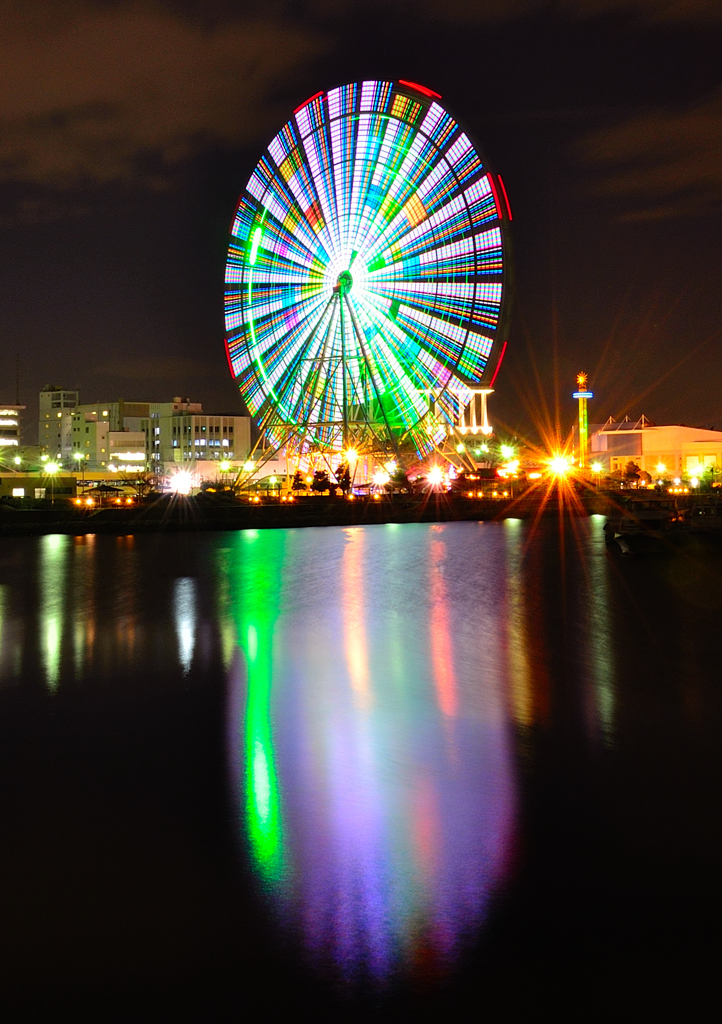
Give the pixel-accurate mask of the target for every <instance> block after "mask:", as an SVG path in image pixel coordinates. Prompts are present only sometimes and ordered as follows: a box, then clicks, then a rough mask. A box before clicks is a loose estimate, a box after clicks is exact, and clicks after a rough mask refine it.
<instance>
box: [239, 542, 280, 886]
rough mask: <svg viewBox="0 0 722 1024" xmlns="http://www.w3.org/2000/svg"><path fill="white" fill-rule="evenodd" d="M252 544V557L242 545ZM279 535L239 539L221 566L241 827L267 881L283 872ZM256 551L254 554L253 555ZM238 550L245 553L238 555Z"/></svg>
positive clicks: (273, 880)
mask: <svg viewBox="0 0 722 1024" xmlns="http://www.w3.org/2000/svg"><path fill="white" fill-rule="evenodd" d="M249 543H253V545H254V551H253V557H252V558H249V557H248V550H247V546H248V544H249ZM284 546H285V535H284V534H283V533H282V532H281V531H275V530H268V531H264V532H263V533H262V535H261V536H259V535H258V534H257V533H256V532H255V531H254V533H253V534H252V535H244V534H240V535H239V536H238V539H237V542H236V543H235V546H234V547H233V548H232V550H231V555H230V558H229V559H228V561H227V562H226V565H227V570H228V573H229V576H230V580H229V590H230V593H231V594H232V595H233V596H232V598H231V606H232V609H233V610H234V611H235V615H236V627H237V636H238V646H239V648H240V650H241V652H242V654H243V657H244V660H245V663H246V671H247V692H246V714H245V735H244V766H243V767H244V776H245V810H246V828H247V831H248V838H249V842H250V846H251V850H252V854H253V857H254V859H255V861H256V863H257V865H258V868H259V870H260V871H261V873H262V875H263V877H264V878H265V879H266V880H267V881H268V882H274V883H275V882H278V881H279V880H280V879H281V878H282V877H283V875H284V872H285V851H284V841H283V820H282V812H281V794H280V790H279V784H278V773H277V770H276V760H275V751H274V747H273V724H272V709H271V701H272V688H273V646H274V632H275V626H276V621H277V619H278V614H279V608H278V605H279V596H280V588H281V580H282V578H283V562H284ZM259 547H260V549H261V550H260V551H259ZM244 548H245V549H246V550H245V551H244Z"/></svg>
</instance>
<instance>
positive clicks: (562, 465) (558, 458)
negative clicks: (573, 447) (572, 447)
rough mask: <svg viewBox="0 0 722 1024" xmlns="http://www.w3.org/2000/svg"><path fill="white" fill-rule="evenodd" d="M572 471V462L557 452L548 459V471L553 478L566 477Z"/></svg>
mask: <svg viewBox="0 0 722 1024" xmlns="http://www.w3.org/2000/svg"><path fill="white" fill-rule="evenodd" d="M571 469H572V460H571V459H570V458H569V457H568V456H567V455H562V454H561V452H558V453H557V454H556V455H552V457H551V459H549V470H550V472H551V473H552V474H553V475H554V476H567V475H568V474H569V473H570V472H571Z"/></svg>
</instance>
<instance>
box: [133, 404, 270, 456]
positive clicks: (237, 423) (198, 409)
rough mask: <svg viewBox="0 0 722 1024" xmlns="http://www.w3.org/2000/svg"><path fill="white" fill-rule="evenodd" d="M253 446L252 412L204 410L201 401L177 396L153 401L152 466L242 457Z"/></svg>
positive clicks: (151, 423) (151, 419)
mask: <svg viewBox="0 0 722 1024" xmlns="http://www.w3.org/2000/svg"><path fill="white" fill-rule="evenodd" d="M250 448H251V419H250V416H236V415H233V414H226V415H222V414H211V413H204V412H203V407H202V406H201V404H200V402H190V401H189V400H188V399H185V398H180V397H176V398H174V399H173V401H172V402H152V403H151V404H150V419H149V431H148V456H149V464H150V466H151V468H157V469H158V471H160V470H161V469H162V468H164V467H165V465H167V464H176V463H185V464H188V463H189V462H213V461H222V460H224V459H227V460H228V461H235V462H237V461H239V460H242V459H245V458H246V457H247V456H248V453H249V451H250Z"/></svg>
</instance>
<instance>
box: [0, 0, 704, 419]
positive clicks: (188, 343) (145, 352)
mask: <svg viewBox="0 0 722 1024" xmlns="http://www.w3.org/2000/svg"><path fill="white" fill-rule="evenodd" d="M721 42H722V5H720V4H719V2H718V0H708V2H707V0H558V2H556V3H550V2H540V0H493V2H490V3H485V4H482V3H475V2H472V0H447V2H446V3H442V2H441V0H426V2H424V0H417V2H415V3H411V2H406V0H379V2H373V0H372V2H368V0H366V2H361V0H346V2H344V3H341V2H334V3H331V2H326V0H307V2H303V0H301V2H296V3H283V2H279V3H276V2H273V0H270V2H266V3H263V4H260V3H253V2H249V3H244V4H242V5H239V4H237V3H230V2H223V0H215V2H214V0H207V2H204V3H202V4H201V3H195V2H191V0H188V2H176V3H170V2H162V0H155V2H154V0H134V2H130V0H114V2H110V0H107V2H105V0H97V2H91V0H72V2H70V0H68V2H65V0H58V2H56V3H54V4H53V5H52V8H51V13H50V14H49V13H48V5H47V4H41V3H39V0H26V2H25V3H23V4H22V5H18V4H15V3H11V2H3V0H0V86H1V88H0V239H1V242H0V282H2V284H1V285H0V338H1V339H2V344H0V375H1V377H2V380H3V386H2V388H0V400H2V401H11V402H14V401H15V354H16V352H19V353H20V401H21V403H23V404H25V405H26V406H27V407H28V408H27V411H26V413H25V416H24V419H25V426H26V430H27V429H28V428H30V427H33V428H34V418H35V413H34V410H35V409H36V408H37V394H38V392H39V390H40V388H41V387H42V386H43V385H45V384H50V383H57V384H61V385H69V386H71V387H77V388H78V389H79V390H80V392H81V400H82V401H90V402H92V401H94V400H96V399H97V400H107V401H110V400H113V399H117V398H119V397H124V398H127V399H131V400H132V399H139V400H146V399H149V400H156V401H163V400H168V399H170V398H172V397H173V396H174V395H178V394H182V395H187V396H189V397H190V398H191V399H194V400H196V401H200V402H202V403H203V406H204V408H206V409H208V410H212V411H216V410H218V411H223V412H240V411H241V408H242V406H241V400H240V397H239V395H238V392H237V389H236V387H235V385H234V383H233V382H232V380H231V379H230V376H229V373H228V369H227V363H226V359H225V354H224V351H223V320H222V308H223V307H222V296H223V266H224V261H225V250H226V243H227V229H228V224H229V222H230V219H231V216H232V214H233V209H234V206H235V201H236V199H237V196H238V194H239V192H240V191H241V189H242V187H243V186H244V184H245V182H246V180H247V179H248V176H249V174H250V172H251V170H252V168H253V166H254V165H255V163H256V162H257V160H258V158H259V156H260V154H261V152H262V151H263V149H264V147H265V146H266V145H267V143H268V141H269V140H270V138H271V137H272V136H273V135H274V134H275V132H276V131H277V130H278V128H279V127H280V126H281V125H282V124H283V123H284V121H285V120H286V119H287V118H288V116H289V115H290V112H291V110H292V109H293V108H294V107H295V106H296V105H297V104H298V103H299V102H301V101H302V100H303V99H304V98H306V96H308V95H310V94H311V93H314V92H316V91H318V90H319V89H324V90H325V89H327V88H329V87H331V86H333V85H338V84H341V83H343V82H346V81H354V80H359V79H363V78H368V77H386V78H390V79H398V78H406V79H411V80H414V81H419V82H422V83H425V84H427V85H429V86H430V87H432V88H434V89H435V90H437V91H438V92H440V93H441V94H442V96H443V101H444V103H445V104H446V105H447V106H448V107H449V109H450V111H451V112H452V113H453V114H454V115H455V116H456V117H458V118H459V119H460V120H461V121H462V123H464V124H465V125H466V126H467V127H468V129H469V131H470V132H471V134H472V136H473V137H474V138H475V140H476V141H477V142H478V143H479V145H480V146H481V148H482V150H483V152H484V153H485V154H486V155H487V157H488V158H489V160H490V161H491V163H492V166H493V167H494V169H495V170H496V171H498V172H500V173H501V174H502V175H503V178H504V182H505V184H506V187H507V189H508V193H509V198H510V202H511V207H512V212H513V216H514V221H513V225H512V227H513V241H514V248H515V262H516V301H515V309H514V314H513V321H512V328H511V332H510V338H509V348H508V352H507V356H506V359H505V362H504V366H503V367H502V370H501V372H500V374H499V377H498V379H497V382H496V394H495V395H494V396H493V397H492V399H491V401H490V407H489V408H490V415H491V418H492V421H493V422H494V423H497V424H501V425H503V426H505V427H507V428H509V429H510V430H512V431H514V432H521V433H524V434H529V433H531V432H532V431H533V430H534V429H535V426H538V423H539V420H540V418H543V416H542V415H541V412H540V401H541V400H543V401H546V402H547V404H548V406H549V410H550V414H551V418H552V419H553V418H554V394H555V388H556V389H557V390H558V396H559V411H560V415H561V424H562V427H563V428H564V430H565V431H566V430H567V429H568V428H569V427H570V426H571V424H572V422H573V420H574V416H575V407H574V402H573V400H572V399H571V391H572V390H573V385H574V377H575V375H576V373H577V372H578V371H579V370H586V371H587V373H588V374H589V384H590V387H591V388H592V390H593V391H594V392H595V394H596V396H597V397H596V398H595V399H594V401H593V402H590V408H589V417H590V420H591V421H594V422H603V421H604V420H606V419H607V417H608V416H609V415H613V416H615V417H616V418H622V417H623V416H624V415H625V414H629V415H630V416H632V417H633V418H636V417H638V416H640V415H641V414H642V413H645V414H646V415H647V416H649V417H650V418H651V419H654V420H656V421H657V422H664V421H666V422H682V423H690V424H693V425H714V426H717V427H720V426H722V393H721V391H722V389H720V384H719V382H720V380H722V345H721V344H720V325H721V324H722V288H720V268H721V267H722V232H720V215H721V213H722V141H721V140H722V71H721V69H722V52H721V50H722V47H721V45H720V43H721Z"/></svg>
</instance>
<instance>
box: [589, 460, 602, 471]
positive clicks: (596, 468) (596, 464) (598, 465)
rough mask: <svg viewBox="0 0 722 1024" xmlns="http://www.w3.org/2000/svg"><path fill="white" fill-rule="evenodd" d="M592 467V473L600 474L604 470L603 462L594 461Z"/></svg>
mask: <svg viewBox="0 0 722 1024" xmlns="http://www.w3.org/2000/svg"><path fill="white" fill-rule="evenodd" d="M591 469H592V473H594V474H599V473H601V472H602V469H603V466H602V464H601V462H593V463H592V466H591Z"/></svg>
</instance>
